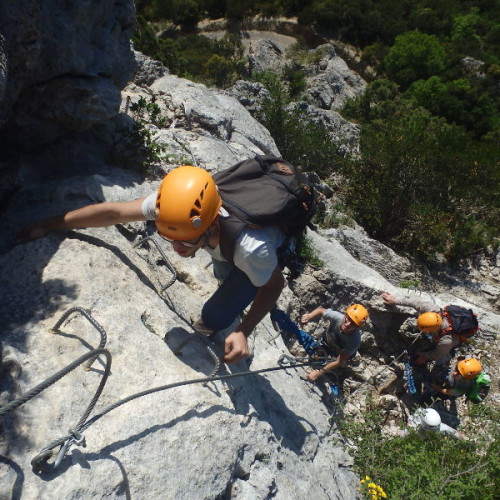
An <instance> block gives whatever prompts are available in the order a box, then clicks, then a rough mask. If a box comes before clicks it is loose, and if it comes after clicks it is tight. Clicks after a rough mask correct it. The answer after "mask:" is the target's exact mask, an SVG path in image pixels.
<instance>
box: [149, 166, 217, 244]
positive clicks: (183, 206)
mask: <svg viewBox="0 0 500 500" xmlns="http://www.w3.org/2000/svg"><path fill="white" fill-rule="evenodd" d="M221 205H222V199H221V197H220V195H219V192H218V190H217V186H216V185H215V182H214V180H213V179H212V176H211V175H210V174H209V173H208V172H207V171H206V170H204V169H203V168H199V167H192V166H183V167H177V168H174V169H173V170H172V171H170V172H169V173H168V174H167V175H166V176H165V178H164V179H163V181H162V183H161V185H160V187H159V189H158V195H157V198H156V208H157V210H158V217H157V219H156V228H157V230H158V232H159V233H160V234H161V235H162V236H164V237H165V238H168V239H170V240H177V241H187V240H191V239H194V238H197V237H198V236H201V235H202V234H203V233H204V232H205V231H206V230H207V229H208V227H209V226H210V224H212V222H213V221H214V220H215V218H216V217H217V214H218V212H219V209H220V207H221Z"/></svg>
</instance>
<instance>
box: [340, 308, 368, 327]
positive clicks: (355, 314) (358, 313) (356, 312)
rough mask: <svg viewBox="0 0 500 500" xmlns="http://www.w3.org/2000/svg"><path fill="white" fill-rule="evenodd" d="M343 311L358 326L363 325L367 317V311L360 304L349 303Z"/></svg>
mask: <svg viewBox="0 0 500 500" xmlns="http://www.w3.org/2000/svg"><path fill="white" fill-rule="evenodd" d="M345 313H346V314H347V316H349V318H351V319H352V321H354V323H356V325H358V326H363V325H364V324H365V321H366V320H367V319H368V311H367V310H366V307H364V306H362V305H361V304H351V305H350V306H349V307H348V308H347V310H346V312H345Z"/></svg>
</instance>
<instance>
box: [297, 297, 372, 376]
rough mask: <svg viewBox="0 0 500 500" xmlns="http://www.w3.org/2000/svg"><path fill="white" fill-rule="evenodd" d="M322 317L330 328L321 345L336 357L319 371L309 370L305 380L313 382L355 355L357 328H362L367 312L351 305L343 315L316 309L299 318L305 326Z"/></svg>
mask: <svg viewBox="0 0 500 500" xmlns="http://www.w3.org/2000/svg"><path fill="white" fill-rule="evenodd" d="M318 316H322V317H323V318H325V319H327V320H329V321H330V326H329V328H328V330H327V331H326V333H325V334H324V338H323V339H322V340H323V343H324V344H326V348H327V350H328V351H329V352H330V353H335V355H336V356H337V357H336V359H334V360H333V361H332V362H330V363H328V364H327V365H326V366H324V367H323V368H321V369H320V370H311V371H309V372H308V373H307V380H309V381H310V382H314V381H315V380H317V379H318V378H319V377H321V376H322V375H324V374H325V373H328V372H330V371H332V370H335V368H337V367H338V366H344V365H345V364H347V361H348V360H349V359H351V358H352V357H354V356H355V355H356V352H357V351H358V349H359V346H360V345H361V332H360V330H359V327H361V326H363V325H364V324H365V322H366V320H367V319H368V311H367V310H366V308H365V307H364V306H362V305H361V304H352V305H350V306H349V307H348V308H347V309H346V312H345V314H343V313H341V312H339V311H334V310H332V309H325V308H324V307H317V308H316V309H314V310H313V311H311V312H310V313H306V314H303V315H302V317H301V318H300V321H301V323H302V324H306V323H308V322H309V321H311V320H312V319H314V318H316V317H318Z"/></svg>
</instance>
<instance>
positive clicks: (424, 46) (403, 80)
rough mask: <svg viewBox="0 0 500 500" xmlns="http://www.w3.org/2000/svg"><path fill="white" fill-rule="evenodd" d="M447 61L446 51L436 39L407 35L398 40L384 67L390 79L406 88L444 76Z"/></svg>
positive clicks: (430, 36) (421, 35)
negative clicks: (412, 84) (420, 81)
mask: <svg viewBox="0 0 500 500" xmlns="http://www.w3.org/2000/svg"><path fill="white" fill-rule="evenodd" d="M446 61H447V55H446V51H445V49H444V48H443V46H442V45H441V43H440V42H439V40H438V38H437V37H436V36H434V35H427V34H425V33H420V32H419V31H408V32H406V33H403V34H402V35H398V36H397V37H396V41H395V43H394V45H393V46H392V47H391V48H390V49H389V52H388V53H387V56H386V57H385V59H384V65H385V69H386V71H387V74H388V75H389V77H390V78H391V79H392V80H394V81H395V82H396V83H398V84H400V85H401V86H402V87H403V88H406V87H408V86H409V85H410V84H411V83H412V82H414V81H415V80H426V79H427V78H429V77H431V76H433V75H439V74H440V73H442V72H443V71H444V69H445V68H446Z"/></svg>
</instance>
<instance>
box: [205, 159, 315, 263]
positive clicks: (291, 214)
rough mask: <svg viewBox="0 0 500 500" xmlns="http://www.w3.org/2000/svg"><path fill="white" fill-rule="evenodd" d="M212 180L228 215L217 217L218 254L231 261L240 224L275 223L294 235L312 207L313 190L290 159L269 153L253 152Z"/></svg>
mask: <svg viewBox="0 0 500 500" xmlns="http://www.w3.org/2000/svg"><path fill="white" fill-rule="evenodd" d="M213 177H214V180H215V182H216V184H217V187H218V188H219V193H220V195H221V197H222V204H223V206H224V208H225V209H226V210H227V211H228V212H229V214H230V217H229V218H220V219H219V222H220V225H221V239H220V248H221V252H222V255H223V256H224V258H226V259H227V260H229V261H232V258H233V254H234V245H235V243H236V240H237V237H238V235H239V233H240V232H241V230H242V229H243V228H244V227H256V228H257V227H265V226H278V227H280V228H281V229H282V230H283V232H284V233H285V234H286V235H287V236H298V235H300V233H302V231H303V230H304V229H305V228H306V226H307V225H308V224H309V223H310V221H311V218H312V217H313V215H314V213H315V211H316V193H315V190H314V188H313V186H312V184H311V183H309V182H308V180H307V179H306V177H305V176H304V174H302V173H301V172H299V171H298V169H297V168H296V167H294V166H293V165H292V164H291V163H289V162H287V161H286V160H283V159H282V158H278V157H275V156H271V155H264V156H256V157H255V158H251V159H248V160H244V161H241V162H240V163H237V164H236V165H233V166H232V167H230V168H228V169H227V170H224V171H222V172H218V173H216V174H215V175H214V176H213Z"/></svg>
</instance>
